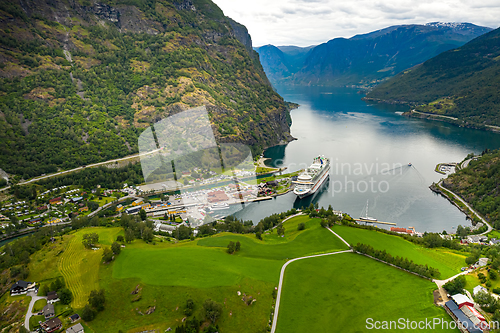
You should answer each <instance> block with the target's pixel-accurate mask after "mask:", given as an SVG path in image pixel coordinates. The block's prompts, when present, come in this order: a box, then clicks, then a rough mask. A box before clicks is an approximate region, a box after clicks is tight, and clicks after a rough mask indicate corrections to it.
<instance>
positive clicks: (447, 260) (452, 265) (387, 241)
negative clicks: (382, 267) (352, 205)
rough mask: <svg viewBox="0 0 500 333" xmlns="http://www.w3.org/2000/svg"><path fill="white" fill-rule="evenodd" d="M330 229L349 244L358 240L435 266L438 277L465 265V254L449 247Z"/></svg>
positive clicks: (347, 228)
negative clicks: (425, 245)
mask: <svg viewBox="0 0 500 333" xmlns="http://www.w3.org/2000/svg"><path fill="white" fill-rule="evenodd" d="M332 230H333V231H335V232H336V233H338V234H339V236H340V237H342V238H344V239H345V240H346V241H347V242H348V243H349V244H352V245H355V244H356V243H358V242H359V243H364V244H368V245H371V246H373V248H375V249H378V250H384V249H385V250H386V251H387V253H390V254H391V255H392V256H394V257H395V256H400V257H407V258H408V259H411V260H413V261H414V262H415V263H417V264H422V265H425V264H427V265H429V266H430V267H434V268H437V269H439V272H440V273H441V277H440V279H446V278H449V277H451V276H453V275H455V274H458V273H460V268H461V267H463V266H465V256H464V255H462V254H458V253H454V252H453V251H452V250H449V249H444V248H439V249H427V248H424V247H422V246H419V245H416V244H414V243H411V242H409V241H407V240H405V239H403V238H401V237H398V236H393V235H388V234H384V233H381V232H377V231H372V230H366V229H358V228H352V227H346V226H339V225H337V226H334V227H333V228H332Z"/></svg>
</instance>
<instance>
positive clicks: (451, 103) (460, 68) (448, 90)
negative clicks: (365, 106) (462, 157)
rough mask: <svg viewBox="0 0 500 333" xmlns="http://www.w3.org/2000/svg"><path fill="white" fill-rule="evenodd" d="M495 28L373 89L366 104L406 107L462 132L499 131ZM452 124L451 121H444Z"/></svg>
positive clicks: (499, 44) (499, 63) (499, 55)
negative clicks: (475, 129)
mask: <svg viewBox="0 0 500 333" xmlns="http://www.w3.org/2000/svg"><path fill="white" fill-rule="evenodd" d="M499 91H500V28H499V29H496V30H493V31H491V32H489V33H487V34H485V35H483V36H480V37H478V38H476V39H474V40H472V41H470V42H469V43H467V44H465V45H463V46H462V47H460V48H457V49H453V50H450V51H447V52H444V53H442V54H440V55H438V56H436V57H434V58H432V59H430V60H428V61H426V62H424V63H423V64H422V65H420V66H417V67H415V68H413V69H410V70H407V71H404V72H402V73H400V74H399V75H398V76H396V77H394V78H392V79H390V80H388V81H387V82H385V83H383V84H381V85H379V86H377V87H375V88H374V89H373V90H372V91H371V92H370V93H368V94H367V96H366V98H367V99H370V100H376V101H385V102H389V103H407V104H410V105H412V106H416V108H415V109H416V111H420V112H426V113H432V114H436V115H440V116H446V117H453V118H457V119H455V122H456V123H457V124H460V125H462V126H474V127H485V125H490V126H500V117H499V111H498V110H499V108H500V93H499ZM441 118H442V119H448V120H454V119H453V118H443V117H441Z"/></svg>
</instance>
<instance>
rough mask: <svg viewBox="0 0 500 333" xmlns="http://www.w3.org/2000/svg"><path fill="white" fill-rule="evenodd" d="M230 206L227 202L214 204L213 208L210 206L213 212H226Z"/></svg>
mask: <svg viewBox="0 0 500 333" xmlns="http://www.w3.org/2000/svg"><path fill="white" fill-rule="evenodd" d="M228 208H229V205H228V204H227V203H226V202H219V203H214V204H213V205H212V206H210V208H208V209H210V210H211V211H212V212H213V211H216V210H224V209H228Z"/></svg>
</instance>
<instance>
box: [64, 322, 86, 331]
mask: <svg viewBox="0 0 500 333" xmlns="http://www.w3.org/2000/svg"><path fill="white" fill-rule="evenodd" d="M84 332H85V330H84V329H83V326H82V324H80V323H78V324H76V325H74V326H71V327H70V328H68V329H67V330H66V333H84Z"/></svg>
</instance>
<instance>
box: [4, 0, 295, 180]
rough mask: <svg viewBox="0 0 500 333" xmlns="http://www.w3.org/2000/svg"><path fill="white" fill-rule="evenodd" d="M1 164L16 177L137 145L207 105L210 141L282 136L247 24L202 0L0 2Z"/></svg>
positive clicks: (278, 108)
mask: <svg viewBox="0 0 500 333" xmlns="http://www.w3.org/2000/svg"><path fill="white" fill-rule="evenodd" d="M0 41H1V42H0V43H1V46H2V47H1V48H0V168H1V169H4V170H5V171H7V172H9V173H11V174H18V175H22V176H24V177H25V178H27V177H31V176H35V175H39V174H42V173H48V172H53V171H56V170H57V169H58V168H72V167H76V166H79V165H85V164H88V163H93V162H97V161H102V160H107V159H111V158H117V157H121V156H125V155H129V154H132V153H135V152H137V151H138V147H137V138H138V136H139V135H140V133H141V132H142V131H143V130H144V129H145V128H148V127H149V126H150V125H151V124H152V123H154V122H156V121H158V120H160V119H162V118H165V117H167V116H169V115H172V114H175V113H177V112H180V111H182V110H185V109H187V108H189V107H193V106H199V105H207V109H208V110H209V113H210V117H211V122H212V126H213V128H214V131H215V134H216V138H217V139H219V141H221V142H243V143H246V144H249V145H252V146H253V147H254V148H255V149H257V150H259V149H261V148H262V147H267V146H270V145H274V144H277V143H279V142H283V141H288V140H290V139H291V137H290V134H289V125H290V118H289V112H288V111H289V107H290V105H288V104H287V103H285V102H284V101H283V99H282V98H281V97H280V96H279V95H278V94H277V93H275V92H274V91H273V89H272V87H271V85H270V84H269V81H268V79H267V77H266V76H265V74H264V71H263V70H262V67H261V64H260V62H259V59H258V54H257V53H256V52H255V51H253V49H252V42H251V38H250V36H249V35H248V32H247V30H246V28H245V27H244V26H242V25H240V24H238V23H237V22H234V21H233V20H231V19H229V18H227V17H225V16H224V14H223V13H222V11H221V10H220V9H219V8H218V7H217V6H216V5H215V4H213V3H212V2H211V1H210V0H145V1H139V0H106V1H104V2H102V3H96V2H91V1H88V0H79V1H69V2H65V1H60V0H51V1H48V0H47V1H46V0H30V1H21V0H6V1H2V2H1V3H0Z"/></svg>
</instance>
